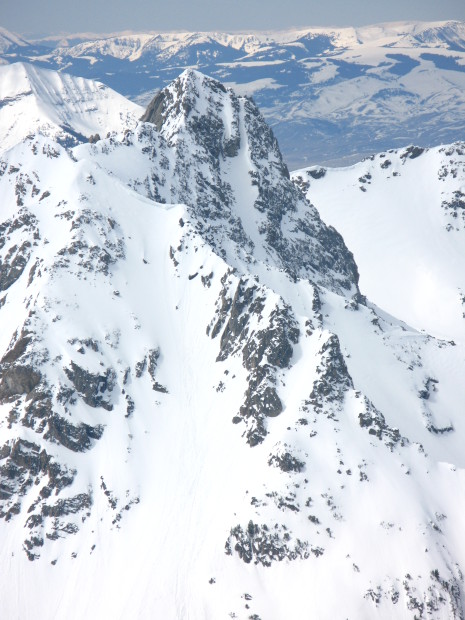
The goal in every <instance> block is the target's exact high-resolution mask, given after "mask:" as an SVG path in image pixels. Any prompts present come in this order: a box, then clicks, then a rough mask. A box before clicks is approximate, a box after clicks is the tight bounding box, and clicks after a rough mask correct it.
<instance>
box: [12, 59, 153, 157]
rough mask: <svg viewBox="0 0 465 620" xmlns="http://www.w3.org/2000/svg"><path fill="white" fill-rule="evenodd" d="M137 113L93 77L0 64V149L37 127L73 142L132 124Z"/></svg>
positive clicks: (132, 105)
mask: <svg viewBox="0 0 465 620" xmlns="http://www.w3.org/2000/svg"><path fill="white" fill-rule="evenodd" d="M141 111H142V110H141V108H140V107H139V106H138V105H136V104H134V103H132V102H130V101H128V100H127V99H125V98H124V97H122V96H121V95H119V94H118V93H116V92H115V91H113V90H111V89H110V88H108V87H107V86H104V85H103V84H100V83H99V82H95V81H93V80H86V79H84V78H79V77H74V76H71V75H68V74H66V73H58V72H56V71H50V70H48V69H39V68H37V67H35V66H33V65H30V64H28V63H22V62H18V63H13V64H11V65H5V66H1V67H0V133H1V135H2V143H1V147H0V148H1V149H3V150H5V149H8V148H10V147H11V146H13V145H14V144H17V143H19V142H21V141H22V140H23V139H24V138H25V137H26V136H28V135H31V134H34V133H35V132H37V131H41V132H42V133H44V134H45V135H49V136H52V137H53V138H54V139H57V140H59V141H60V142H61V143H62V144H67V145H75V144H77V143H79V142H83V141H86V140H87V139H88V138H89V136H90V135H94V134H96V133H99V134H102V135H106V133H107V132H109V131H116V130H118V131H119V130H121V129H123V128H129V127H134V126H135V124H136V121H137V118H138V116H140V113H141Z"/></svg>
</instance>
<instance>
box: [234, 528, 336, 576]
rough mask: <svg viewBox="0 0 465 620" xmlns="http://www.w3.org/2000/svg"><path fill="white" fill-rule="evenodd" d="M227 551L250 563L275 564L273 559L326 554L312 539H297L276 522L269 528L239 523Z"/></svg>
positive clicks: (301, 557) (292, 558)
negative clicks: (315, 545) (244, 526)
mask: <svg viewBox="0 0 465 620" xmlns="http://www.w3.org/2000/svg"><path fill="white" fill-rule="evenodd" d="M225 549H226V553H227V554H228V555H231V554H232V553H233V552H234V553H237V555H238V556H239V557H240V559H241V560H242V561H243V562H245V563H246V564H250V563H251V562H253V563H254V564H262V565H263V566H271V563H272V562H275V561H278V562H281V561H282V560H284V559H287V560H297V559H304V560H305V559H307V558H309V557H310V554H311V553H312V554H313V555H315V556H316V557H318V556H320V555H322V554H323V553H324V550H323V549H322V548H321V547H311V545H309V543H308V542H306V541H300V540H299V539H298V538H297V539H294V538H293V537H292V533H291V532H289V531H288V530H287V528H286V526H284V525H280V524H278V523H277V524H275V525H274V526H273V527H268V526H267V525H266V524H262V525H258V524H256V523H254V522H253V521H249V523H248V525H247V527H246V528H243V527H242V526H241V525H236V526H235V527H233V528H232V529H231V533H230V536H229V538H228V540H227V541H226V546H225Z"/></svg>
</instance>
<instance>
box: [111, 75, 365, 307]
mask: <svg viewBox="0 0 465 620" xmlns="http://www.w3.org/2000/svg"><path fill="white" fill-rule="evenodd" d="M141 120H142V122H143V123H147V124H149V123H151V124H153V125H155V127H156V129H157V132H154V131H153V129H149V128H148V127H147V126H146V125H144V124H143V125H142V126H141V127H139V128H138V130H137V132H136V133H137V139H136V140H135V141H134V144H140V143H142V144H145V143H146V142H149V143H150V144H152V145H153V146H155V145H156V144H158V149H160V153H162V154H163V155H161V156H162V157H165V158H167V160H170V161H172V162H173V163H172V167H171V172H170V174H169V175H167V174H166V173H164V172H163V166H160V165H157V164H156V163H155V162H156V161H157V160H158V161H159V159H158V158H159V157H160V155H158V156H157V157H154V160H155V161H154V164H153V168H152V172H151V173H150V174H148V175H147V176H146V177H145V179H144V178H141V177H140V176H139V179H138V182H137V183H136V185H138V186H139V187H142V188H145V189H146V190H147V189H148V195H149V196H155V197H156V198H157V199H158V200H164V201H166V202H173V201H174V202H181V203H184V204H186V205H189V207H190V209H191V213H192V214H193V215H194V217H195V220H196V222H197V225H199V226H201V228H202V229H203V231H204V233H205V235H206V237H207V238H208V239H209V240H210V242H211V243H212V245H213V246H214V247H215V248H216V249H217V250H218V251H220V250H221V253H222V255H224V256H227V257H228V259H229V260H230V261H233V262H234V261H235V260H239V258H238V256H239V254H241V255H242V258H241V259H240V261H241V260H243V259H244V256H245V257H247V263H248V264H255V263H257V261H258V263H259V264H262V263H263V262H264V263H265V264H270V263H271V264H273V265H274V266H276V265H279V266H280V268H281V269H283V270H284V271H286V272H287V273H288V274H289V275H290V277H292V278H296V277H303V278H306V279H310V280H312V281H315V282H317V281H318V282H319V283H320V284H322V285H323V286H326V287H328V288H330V289H331V290H337V291H341V290H344V291H345V292H346V294H347V295H349V296H351V295H354V294H357V293H358V288H357V281H358V274H357V269H356V266H355V263H354V262H353V259H352V257H351V255H350V253H348V252H347V249H346V248H345V246H344V243H343V241H342V238H341V237H340V236H339V235H338V233H337V232H336V231H335V230H334V229H330V228H328V227H326V226H324V225H323V224H322V222H321V220H320V217H319V215H318V213H317V211H316V210H315V209H314V208H313V207H312V206H311V205H310V204H309V203H308V202H307V201H306V200H305V199H304V197H303V195H302V194H301V193H300V192H299V191H298V190H297V188H296V187H295V185H294V184H293V183H292V182H291V181H290V178H289V172H288V169H287V166H286V165H285V163H284V161H283V158H282V155H281V152H280V150H279V146H278V143H277V141H276V138H275V137H274V135H273V132H272V130H271V129H270V127H269V126H268V125H267V123H266V121H265V120H264V118H263V116H262V115H261V114H260V112H259V110H258V108H257V107H256V105H255V104H254V102H253V101H252V100H251V99H249V98H247V97H238V96H237V95H236V94H235V93H234V91H233V90H231V89H228V90H227V89H226V88H225V87H224V86H223V85H222V84H221V83H220V82H218V81H216V80H214V79H212V78H210V77H207V76H205V75H203V74H202V73H200V72H198V71H195V70H192V69H188V70H186V71H184V72H183V73H182V74H181V75H180V76H179V77H178V78H177V79H176V80H174V81H173V82H172V83H171V84H170V85H169V86H167V87H166V88H164V89H163V90H162V91H160V93H158V94H157V95H156V96H155V98H154V99H153V100H152V102H151V103H150V104H149V106H148V108H147V111H146V113H145V114H144V115H143V116H142V119H141ZM127 140H129V138H128V137H127ZM105 148H106V147H105V146H102V152H103V151H104V150H105ZM143 148H148V147H147V145H146V144H145V145H144V147H143ZM156 151H157V147H155V152H156ZM144 174H145V173H144ZM139 175H140V172H139ZM173 175H174V178H173ZM134 181H135V180H134V179H132V181H131V183H132V184H134ZM309 248H311V249H312V251H311V252H310V253H309V252H308V249H309ZM238 253H239V254H238ZM234 256H235V257H236V258H233V257H234Z"/></svg>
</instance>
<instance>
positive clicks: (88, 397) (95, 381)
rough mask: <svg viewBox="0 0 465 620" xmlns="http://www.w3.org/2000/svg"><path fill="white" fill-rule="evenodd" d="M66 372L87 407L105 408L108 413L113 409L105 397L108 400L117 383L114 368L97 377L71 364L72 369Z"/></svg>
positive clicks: (66, 369)
mask: <svg viewBox="0 0 465 620" xmlns="http://www.w3.org/2000/svg"><path fill="white" fill-rule="evenodd" d="M65 372H66V375H67V377H68V379H69V380H70V381H71V382H72V384H73V385H74V387H75V389H76V391H77V392H78V393H79V394H80V396H81V397H82V399H83V401H84V402H85V403H86V404H87V405H89V406H90V407H103V409H106V410H107V411H111V410H112V409H113V405H112V404H111V403H110V402H109V401H108V400H105V397H106V398H108V396H109V393H110V392H111V391H112V390H113V388H114V385H115V381H116V374H115V371H114V370H113V369H112V368H108V369H107V370H106V372H105V374H101V375H97V374H92V373H91V372H88V371H87V370H84V368H81V367H80V366H78V365H77V364H75V363H74V362H71V368H65Z"/></svg>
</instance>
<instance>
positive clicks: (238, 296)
mask: <svg viewBox="0 0 465 620" xmlns="http://www.w3.org/2000/svg"><path fill="white" fill-rule="evenodd" d="M222 283H223V289H222V291H221V294H220V298H219V300H218V302H217V312H216V316H215V319H213V321H212V322H211V324H210V326H209V328H208V330H207V331H208V333H209V334H210V335H211V337H212V338H215V337H217V336H218V335H219V333H220V332H221V339H220V352H219V354H218V357H217V361H219V362H221V361H225V360H227V359H228V358H229V357H230V356H232V355H236V354H239V353H242V363H243V366H244V368H246V369H247V370H248V371H249V375H248V377H247V382H248V388H247V390H246V393H245V400H244V404H243V405H242V406H241V409H240V417H239V416H236V417H235V418H234V420H233V421H234V422H235V423H238V422H240V421H241V420H244V421H245V422H246V426H247V430H246V432H245V435H246V437H247V443H249V445H250V446H255V445H257V444H258V443H261V442H262V441H263V439H264V438H265V436H266V434H267V431H266V418H267V417H274V416H277V415H279V414H280V413H281V412H282V410H283V405H282V402H281V399H280V398H279V396H278V393H277V391H276V387H275V384H276V372H277V371H278V369H284V368H288V367H289V366H290V364H291V359H292V355H293V345H295V344H297V342H298V340H299V328H298V326H297V322H296V320H295V317H294V316H293V314H292V310H291V308H290V307H289V306H288V305H286V304H285V303H284V302H283V301H282V300H279V301H278V303H277V304H276V305H275V306H274V308H273V310H272V311H271V312H270V313H269V314H267V315H266V316H265V315H263V311H264V308H265V299H266V290H265V289H264V288H262V287H258V286H257V285H256V284H252V283H251V282H250V281H249V280H247V279H240V280H239V281H238V283H237V286H236V288H235V290H234V286H235V283H234V282H233V280H232V279H231V274H225V277H224V278H223V280H222ZM233 291H234V292H233ZM258 326H260V328H259V327H258ZM221 330H222V331H221Z"/></svg>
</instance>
